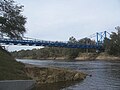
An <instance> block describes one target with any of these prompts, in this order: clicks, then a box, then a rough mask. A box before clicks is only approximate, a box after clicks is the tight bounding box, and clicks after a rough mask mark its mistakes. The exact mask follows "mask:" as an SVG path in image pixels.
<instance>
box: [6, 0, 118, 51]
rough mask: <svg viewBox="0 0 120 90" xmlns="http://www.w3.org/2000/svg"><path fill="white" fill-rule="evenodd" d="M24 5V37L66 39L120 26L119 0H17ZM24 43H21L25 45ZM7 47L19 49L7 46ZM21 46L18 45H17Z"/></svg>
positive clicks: (14, 47) (109, 30)
mask: <svg viewBox="0 0 120 90" xmlns="http://www.w3.org/2000/svg"><path fill="white" fill-rule="evenodd" d="M16 2H17V3H20V4H21V5H24V11H23V15H24V16H26V17H27V23H26V29H27V33H26V34H25V36H26V37H31V38H37V39H40V40H51V41H52V40H53V41H67V40H68V38H69V37H70V36H74V37H75V38H76V39H80V38H83V37H86V36H89V35H91V34H93V33H95V32H100V31H104V30H107V31H108V32H111V31H115V29H114V28H115V26H120V0H16ZM25 48H26V47H24V49H25ZM8 49H9V50H15V49H18V47H17V46H9V48H8ZM19 49H20V48H19Z"/></svg>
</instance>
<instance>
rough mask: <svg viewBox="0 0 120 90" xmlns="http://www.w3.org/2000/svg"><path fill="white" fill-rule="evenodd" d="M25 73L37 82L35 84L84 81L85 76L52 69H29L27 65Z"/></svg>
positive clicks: (66, 70) (69, 71) (80, 73)
mask: <svg viewBox="0 0 120 90" xmlns="http://www.w3.org/2000/svg"><path fill="white" fill-rule="evenodd" d="M25 71H26V73H27V75H28V76H29V77H31V78H32V79H33V80H35V81H36V82H37V84H47V83H57V82H66V81H81V80H84V79H85V78H86V76H87V74H84V73H82V72H78V71H72V70H68V69H63V68H53V67H52V68H46V67H34V66H32V67H31V66H28V65H27V67H26V68H25Z"/></svg>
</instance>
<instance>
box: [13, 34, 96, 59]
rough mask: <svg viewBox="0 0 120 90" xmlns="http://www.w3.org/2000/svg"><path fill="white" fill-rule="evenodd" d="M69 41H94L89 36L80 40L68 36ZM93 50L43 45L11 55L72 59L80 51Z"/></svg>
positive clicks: (77, 42)
mask: <svg viewBox="0 0 120 90" xmlns="http://www.w3.org/2000/svg"><path fill="white" fill-rule="evenodd" d="M68 42H69V43H76V44H79V43H80V44H92V45H94V44H95V41H92V40H91V39H89V38H84V39H81V40H76V39H75V38H74V37H73V36H72V37H70V38H69V41H68ZM88 51H89V52H95V51H96V50H95V49H89V50H88V49H87V50H86V49H76V48H62V47H44V48H41V49H32V50H21V51H14V52H12V55H13V56H14V57H16V58H31V59H41V58H43V59H47V58H49V57H51V58H54V59H55V58H56V57H65V58H66V59H74V58H76V57H77V56H78V55H79V54H80V53H84V52H88Z"/></svg>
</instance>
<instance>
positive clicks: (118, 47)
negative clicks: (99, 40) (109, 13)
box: [108, 26, 120, 56]
mask: <svg viewBox="0 0 120 90" xmlns="http://www.w3.org/2000/svg"><path fill="white" fill-rule="evenodd" d="M115 29H116V30H117V33H116V32H112V34H111V35H110V38H111V40H110V47H109V52H108V53H109V54H112V55H117V56H119V55H120V27H119V26H117V27H115Z"/></svg>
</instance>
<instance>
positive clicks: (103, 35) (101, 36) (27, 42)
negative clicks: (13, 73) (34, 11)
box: [0, 31, 108, 50]
mask: <svg viewBox="0 0 120 90" xmlns="http://www.w3.org/2000/svg"><path fill="white" fill-rule="evenodd" d="M107 33H108V32H107V31H104V32H99V33H96V34H95V37H96V43H95V44H89V43H88V44H80V43H70V42H59V41H45V40H30V39H22V40H17V39H7V38H0V43H1V44H4V45H27V46H47V47H64V48H82V49H96V50H101V49H103V40H104V38H106V37H107Z"/></svg>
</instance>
